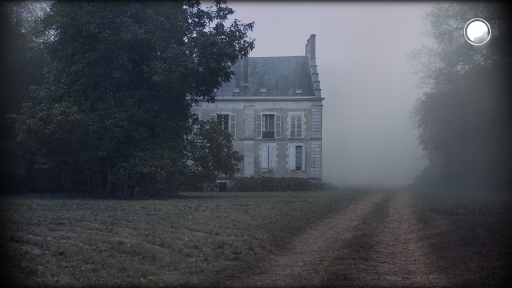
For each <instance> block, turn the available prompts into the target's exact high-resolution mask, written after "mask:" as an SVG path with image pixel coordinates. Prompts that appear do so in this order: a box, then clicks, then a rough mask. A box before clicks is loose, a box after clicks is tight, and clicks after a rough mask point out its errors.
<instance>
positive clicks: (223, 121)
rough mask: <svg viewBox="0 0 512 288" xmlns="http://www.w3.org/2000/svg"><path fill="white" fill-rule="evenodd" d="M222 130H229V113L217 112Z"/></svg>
mask: <svg viewBox="0 0 512 288" xmlns="http://www.w3.org/2000/svg"><path fill="white" fill-rule="evenodd" d="M217 120H219V122H220V125H221V126H222V130H224V131H229V114H217Z"/></svg>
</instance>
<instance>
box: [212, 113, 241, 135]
mask: <svg viewBox="0 0 512 288" xmlns="http://www.w3.org/2000/svg"><path fill="white" fill-rule="evenodd" d="M215 117H217V120H219V122H220V125H221V126H222V129H223V130H224V131H228V132H229V133H231V135H233V137H236V115H235V114H228V113H222V114H221V113H219V114H212V119H215Z"/></svg>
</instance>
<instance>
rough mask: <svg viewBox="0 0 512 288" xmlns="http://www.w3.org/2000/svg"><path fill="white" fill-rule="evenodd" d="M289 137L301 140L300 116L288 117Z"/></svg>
mask: <svg viewBox="0 0 512 288" xmlns="http://www.w3.org/2000/svg"><path fill="white" fill-rule="evenodd" d="M290 137H291V138H302V115H291V116H290Z"/></svg>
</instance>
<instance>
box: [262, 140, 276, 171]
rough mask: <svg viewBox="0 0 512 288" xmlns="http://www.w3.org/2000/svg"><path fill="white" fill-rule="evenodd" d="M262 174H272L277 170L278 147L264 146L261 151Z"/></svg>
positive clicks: (272, 145)
mask: <svg viewBox="0 0 512 288" xmlns="http://www.w3.org/2000/svg"><path fill="white" fill-rule="evenodd" d="M260 155H261V159H260V163H261V172H272V171H274V170H275V168H276V145H275V144H263V145H261V151H260Z"/></svg>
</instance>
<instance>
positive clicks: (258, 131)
mask: <svg viewBox="0 0 512 288" xmlns="http://www.w3.org/2000/svg"><path fill="white" fill-rule="evenodd" d="M256 138H261V114H258V115H256Z"/></svg>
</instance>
